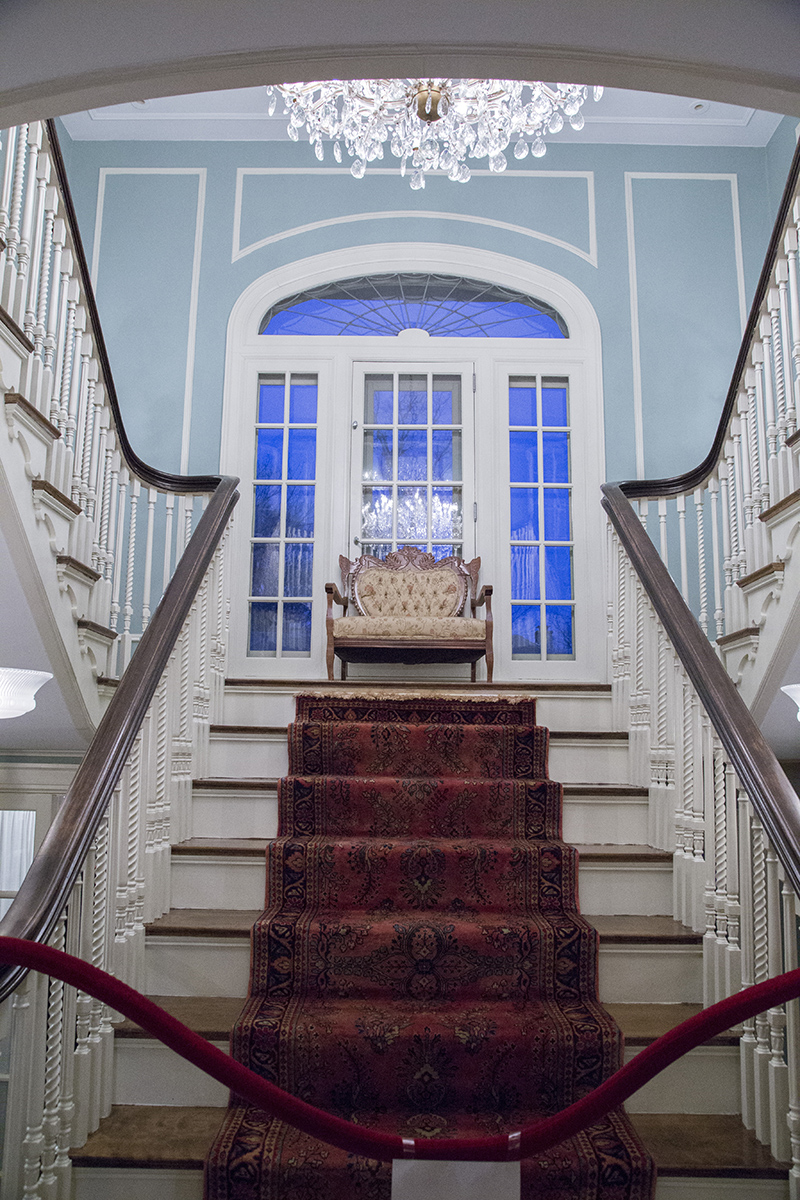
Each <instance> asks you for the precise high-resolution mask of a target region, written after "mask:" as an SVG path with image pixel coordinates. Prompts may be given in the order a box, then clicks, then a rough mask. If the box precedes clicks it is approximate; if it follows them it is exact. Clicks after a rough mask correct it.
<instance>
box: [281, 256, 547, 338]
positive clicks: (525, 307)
mask: <svg viewBox="0 0 800 1200" xmlns="http://www.w3.org/2000/svg"><path fill="white" fill-rule="evenodd" d="M404 329H424V330H425V331H426V333H428V334H429V335H430V336H431V337H463V338H480V337H505V338H566V337H569V331H568V329H567V325H566V322H565V321H564V318H563V317H562V316H561V315H560V313H558V312H556V310H555V309H554V308H552V307H551V306H550V305H549V304H545V303H544V302H543V301H541V300H534V299H533V298H532V297H531V296H526V295H524V293H522V292H517V291H514V289H513V288H507V287H500V286H499V285H498V284H493V283H484V282H481V281H480V280H477V279H466V278H463V277H461V276H456V275H423V274H418V273H413V274H412V273H410V272H409V273H398V272H395V273H392V274H390V275H389V274H387V275H362V276H359V277H358V278H356V279H344V280H339V281H338V282H336V283H326V284H321V285H319V286H317V287H314V288H310V289H309V290H308V291H305V292H297V293H295V295H293V296H287V297H285V298H284V299H283V300H280V301H279V302H278V303H277V304H274V305H273V306H272V308H270V309H269V311H268V312H267V313H266V315H265V317H264V319H263V321H262V323H261V328H260V331H259V332H260V333H263V334H266V335H268V336H277V335H279V334H287V333H289V334H301V335H307V336H308V335H311V336H313V335H318V334H323V335H331V334H332V335H334V336H346V335H350V336H361V337H395V336H396V335H397V334H398V333H400V332H401V331H402V330H404Z"/></svg>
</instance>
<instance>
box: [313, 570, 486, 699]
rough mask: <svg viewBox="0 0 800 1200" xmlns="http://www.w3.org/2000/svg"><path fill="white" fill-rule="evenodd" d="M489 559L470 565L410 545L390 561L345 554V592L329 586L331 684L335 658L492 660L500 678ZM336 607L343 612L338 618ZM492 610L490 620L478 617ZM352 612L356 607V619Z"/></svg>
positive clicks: (358, 660) (352, 660)
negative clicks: (485, 569)
mask: <svg viewBox="0 0 800 1200" xmlns="http://www.w3.org/2000/svg"><path fill="white" fill-rule="evenodd" d="M480 565H481V560H480V559H479V558H473V560H472V562H468V563H465V562H464V561H463V559H460V558H456V557H452V556H451V557H449V558H440V559H439V560H438V561H437V560H436V559H435V558H434V556H433V555H432V554H426V553H425V552H424V551H422V550H418V549H417V548H416V547H415V546H404V547H402V548H401V549H400V550H397V551H395V552H393V553H390V554H387V556H386V558H385V559H379V558H374V557H373V556H372V555H370V554H362V556H361V557H360V558H357V559H355V560H354V561H352V562H351V560H350V559H349V558H346V557H345V556H344V555H343V554H342V555H340V557H339V566H340V568H341V572H342V591H341V593H340V591H339V589H338V588H337V586H336V584H334V583H326V584H325V591H326V593H327V599H328V606H327V612H326V620H325V624H326V628H327V634H328V648H327V660H326V661H327V666H328V679H333V662H334V658H339V659H340V660H341V663H342V679H346V678H347V665H348V663H372V662H379V663H471V664H472V680H473V682H474V680H475V671H476V664H477V662H478V660H479V659H481V658H483V657H484V656H485V657H486V678H487V681H488V682H491V679H492V669H493V666H494V654H493V651H492V588H491V586H485V587H482V588H481V591H480V594H478V571H479V570H480ZM334 604H338V605H341V607H342V610H343V615H342V616H340V617H336V616H334V609H333V606H334ZM484 606H485V609H486V611H485V616H484V617H483V618H478V617H477V615H476V613H477V610H478V609H479V608H483V607H484ZM352 609H355V615H348V610H349V611H350V613H351V614H352Z"/></svg>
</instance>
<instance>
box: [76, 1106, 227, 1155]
mask: <svg viewBox="0 0 800 1200" xmlns="http://www.w3.org/2000/svg"><path fill="white" fill-rule="evenodd" d="M224 1115H225V1109H223V1108H199V1107H194V1108H180V1107H177V1106H162V1105H158V1106H156V1105H150V1104H147V1105H145V1104H136V1105H134V1104H115V1105H114V1107H113V1108H112V1109H111V1112H110V1114H109V1115H108V1116H107V1117H104V1119H103V1120H102V1121H101V1122H100V1126H99V1128H98V1129H97V1130H96V1131H95V1133H90V1134H89V1138H88V1140H87V1142H86V1144H85V1145H84V1146H81V1147H80V1148H79V1149H77V1150H72V1151H70V1157H71V1158H72V1163H73V1166H76V1167H109V1166H113V1167H121V1168H131V1167H134V1168H136V1167H161V1168H169V1167H171V1168H177V1169H182V1170H187V1171H190V1170H196V1171H199V1170H202V1168H203V1163H204V1162H205V1158H206V1155H207V1154H208V1151H209V1149H210V1148H211V1143H212V1141H213V1140H214V1137H215V1135H216V1132H217V1130H218V1129H219V1127H220V1125H221V1123H222V1118H223V1117H224Z"/></svg>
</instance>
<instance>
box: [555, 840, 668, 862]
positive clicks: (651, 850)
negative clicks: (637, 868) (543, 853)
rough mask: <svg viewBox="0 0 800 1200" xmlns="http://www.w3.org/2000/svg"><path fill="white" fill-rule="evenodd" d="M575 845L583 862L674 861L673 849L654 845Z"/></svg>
mask: <svg viewBox="0 0 800 1200" xmlns="http://www.w3.org/2000/svg"><path fill="white" fill-rule="evenodd" d="M573 845H574V846H575V849H576V850H577V851H578V854H579V855H580V858H581V862H616V863H619V862H648V863H671V862H672V853H671V851H669V850H656V849H655V847H653V846H637V845H635V844H625V843H622V844H620V845H616V844H613V843H605V842H604V843H600V844H592V845H588V844H581V843H578V842H574V843H573Z"/></svg>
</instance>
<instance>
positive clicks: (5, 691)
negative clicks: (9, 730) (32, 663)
mask: <svg viewBox="0 0 800 1200" xmlns="http://www.w3.org/2000/svg"><path fill="white" fill-rule="evenodd" d="M52 678H53V676H52V675H51V673H50V672H49V671H22V670H18V669H17V668H16V667H0V720H5V719H6V718H7V717H21V716H22V714H23V713H26V712H30V711H31V709H32V708H36V693H37V692H38V690H39V688H40V687H41V686H42V684H43V683H47V681H48V679H52Z"/></svg>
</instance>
